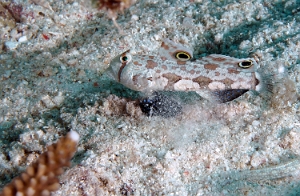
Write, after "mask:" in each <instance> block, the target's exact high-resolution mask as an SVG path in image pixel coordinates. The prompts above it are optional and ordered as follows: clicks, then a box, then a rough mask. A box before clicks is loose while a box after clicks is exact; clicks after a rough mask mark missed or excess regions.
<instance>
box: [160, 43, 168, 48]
mask: <svg viewBox="0 0 300 196" xmlns="http://www.w3.org/2000/svg"><path fill="white" fill-rule="evenodd" d="M161 47H163V48H164V49H165V50H169V46H168V45H167V44H165V42H162V43H161Z"/></svg>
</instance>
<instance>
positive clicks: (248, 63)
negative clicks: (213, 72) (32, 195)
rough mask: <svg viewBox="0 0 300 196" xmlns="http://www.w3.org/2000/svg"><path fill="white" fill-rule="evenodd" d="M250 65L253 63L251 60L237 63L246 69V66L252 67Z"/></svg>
mask: <svg viewBox="0 0 300 196" xmlns="http://www.w3.org/2000/svg"><path fill="white" fill-rule="evenodd" d="M252 65H253V62H252V61H251V60H245V61H242V62H239V64H238V66H239V67H240V68H243V69H248V68H250V67H252Z"/></svg>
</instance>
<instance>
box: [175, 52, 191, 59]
mask: <svg viewBox="0 0 300 196" xmlns="http://www.w3.org/2000/svg"><path fill="white" fill-rule="evenodd" d="M175 57H176V59H178V60H180V61H188V60H190V59H191V55H190V54H189V53H187V52H184V51H180V52H177V53H176V54H175Z"/></svg>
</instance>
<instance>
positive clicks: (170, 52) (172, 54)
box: [158, 39, 193, 61]
mask: <svg viewBox="0 0 300 196" xmlns="http://www.w3.org/2000/svg"><path fill="white" fill-rule="evenodd" d="M178 52H185V53H187V54H189V56H190V57H191V58H193V50H192V49H190V48H188V47H185V46H184V45H182V44H177V43H175V42H173V41H172V40H169V39H164V41H163V42H162V44H161V48H160V50H159V54H158V55H159V56H161V57H164V58H166V59H167V60H170V61H177V60H178V59H177V58H176V54H177V53H178Z"/></svg>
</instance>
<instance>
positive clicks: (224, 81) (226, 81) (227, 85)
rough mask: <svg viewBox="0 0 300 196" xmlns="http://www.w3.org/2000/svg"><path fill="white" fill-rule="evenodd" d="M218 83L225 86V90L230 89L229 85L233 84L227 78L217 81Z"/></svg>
mask: <svg viewBox="0 0 300 196" xmlns="http://www.w3.org/2000/svg"><path fill="white" fill-rule="evenodd" d="M219 82H222V83H223V84H225V86H226V87H225V88H230V85H232V84H233V83H234V81H233V80H231V79H229V78H226V79H223V80H219Z"/></svg>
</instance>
